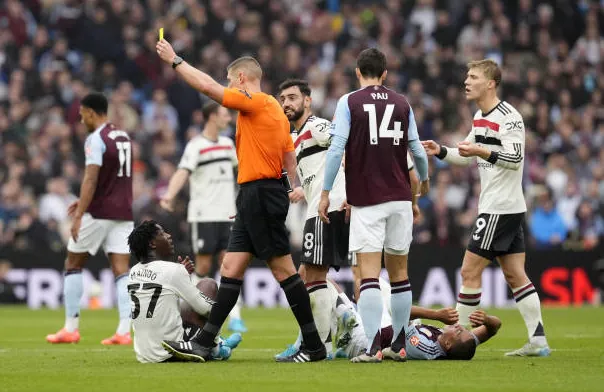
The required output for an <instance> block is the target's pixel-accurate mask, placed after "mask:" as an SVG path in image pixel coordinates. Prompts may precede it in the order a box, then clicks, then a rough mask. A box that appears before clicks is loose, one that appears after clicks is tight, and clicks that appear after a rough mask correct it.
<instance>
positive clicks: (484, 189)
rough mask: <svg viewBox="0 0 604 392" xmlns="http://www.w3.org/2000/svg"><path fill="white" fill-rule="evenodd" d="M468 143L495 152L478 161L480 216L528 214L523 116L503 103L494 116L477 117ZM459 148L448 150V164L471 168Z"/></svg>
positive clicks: (499, 105)
mask: <svg viewBox="0 0 604 392" xmlns="http://www.w3.org/2000/svg"><path fill="white" fill-rule="evenodd" d="M465 140H467V141H470V142H472V143H476V144H478V145H480V146H482V147H485V148H487V149H489V150H491V151H492V154H491V157H490V158H489V159H488V160H486V161H485V160H483V159H480V158H479V159H478V171H479V173H480V186H481V191H480V199H479V203H478V213H479V214H518V213H522V212H526V203H525V200H524V193H523V191H522V172H523V168H524V121H523V120H522V115H521V114H520V113H518V111H517V110H516V109H515V108H514V107H512V105H510V104H509V103H507V102H504V101H501V102H499V104H498V105H497V106H496V107H495V108H494V109H493V110H491V111H490V112H488V113H486V114H483V113H482V112H481V111H480V110H479V111H477V112H476V114H475V115H474V121H473V124H472V131H471V132H470V134H469V135H468V136H467V137H466V139H465ZM472 159H473V158H467V157H462V156H460V155H459V150H458V149H457V148H448V147H447V154H446V155H445V157H444V160H445V161H448V162H451V163H454V164H462V165H463V164H469V163H470V162H471V160H472Z"/></svg>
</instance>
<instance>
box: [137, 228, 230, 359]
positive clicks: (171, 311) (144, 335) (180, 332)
mask: <svg viewBox="0 0 604 392" xmlns="http://www.w3.org/2000/svg"><path fill="white" fill-rule="evenodd" d="M128 245H129V246H130V252H131V253H132V254H133V255H134V257H135V258H136V260H137V261H138V264H136V265H135V266H134V267H132V269H131V270H130V276H129V281H128V293H129V294H130V301H131V305H132V326H133V329H134V352H135V353H136V359H138V360H139V362H143V363H146V362H171V361H178V359H177V358H174V357H173V356H172V355H171V354H170V353H168V352H167V351H166V350H164V348H163V347H162V340H178V341H183V344H187V343H188V341H189V340H190V339H192V338H193V337H194V336H195V335H196V334H197V333H198V332H199V331H201V328H202V327H203V324H204V322H205V320H204V318H205V317H207V316H208V315H209V314H210V310H211V309H212V305H213V304H214V301H213V298H214V297H215V296H216V292H217V285H216V282H215V281H214V280H212V279H209V278H206V279H202V280H201V281H200V282H199V283H198V284H197V286H195V285H194V284H193V282H192V281H191V279H190V276H189V274H190V273H191V272H193V265H192V263H191V262H190V260H189V258H188V257H187V258H185V260H182V259H181V257H178V261H179V263H175V262H172V261H170V260H172V258H173V257H174V245H173V244H172V237H171V236H170V234H168V233H166V232H165V231H164V229H163V228H162V227H161V226H160V225H159V224H157V223H156V222H154V221H145V222H143V223H141V224H140V225H139V226H138V227H136V228H135V229H134V230H133V231H132V233H131V234H130V236H129V237H128ZM179 299H180V300H182V301H181V303H180V306H179ZM218 340H219V341H218V342H217V345H216V347H215V349H214V351H213V352H212V359H218V360H225V359H228V358H229V357H230V356H231V349H233V348H235V347H236V346H237V345H238V344H239V342H240V341H241V335H240V334H233V335H231V336H230V337H229V338H228V339H226V340H223V339H221V338H218Z"/></svg>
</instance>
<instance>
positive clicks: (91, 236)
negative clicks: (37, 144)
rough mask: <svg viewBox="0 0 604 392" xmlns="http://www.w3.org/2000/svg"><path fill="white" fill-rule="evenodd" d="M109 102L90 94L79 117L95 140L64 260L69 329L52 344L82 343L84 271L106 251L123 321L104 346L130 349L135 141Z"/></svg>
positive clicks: (54, 336)
mask: <svg viewBox="0 0 604 392" xmlns="http://www.w3.org/2000/svg"><path fill="white" fill-rule="evenodd" d="M107 106H108V103H107V98H105V96H104V95H103V94H100V93H91V94H89V95H87V96H86V97H84V98H83V99H82V103H81V106H80V116H81V117H82V123H83V124H84V125H86V128H88V132H89V133H90V135H89V136H88V138H87V139H86V145H85V153H86V170H85V172H84V179H83V180H82V186H81V188H80V198H79V199H78V200H77V201H76V202H74V203H73V204H72V205H71V206H69V210H68V212H69V215H71V216H72V217H73V222H72V227H71V238H70V239H69V243H68V244H67V260H66V261H65V280H64V289H63V295H64V301H65V326H64V327H63V328H62V329H61V330H60V331H59V332H57V333H55V334H52V335H48V336H46V340H47V341H48V342H50V343H77V342H78V341H79V340H80V333H79V330H78V329H79V320H80V301H81V299H82V294H83V291H84V288H83V282H82V268H83V266H84V264H85V263H86V261H87V260H88V257H89V256H90V255H94V254H96V252H97V251H98V250H99V248H101V247H103V250H104V251H105V253H106V254H107V255H108V256H109V261H110V262H111V269H112V270H113V273H114V275H115V284H116V286H117V305H118V309H119V315H120V321H119V325H118V327H117V331H116V333H115V334H114V335H113V336H112V337H110V338H108V339H104V340H103V341H102V342H101V343H102V344H105V345H111V344H131V343H132V339H131V337H130V299H129V298H128V292H127V290H126V284H127V281H128V267H129V263H130V251H129V249H128V243H127V240H126V239H127V237H128V234H130V232H131V231H132V228H133V227H134V223H133V222H132V153H131V144H130V137H129V136H128V134H127V133H126V132H124V131H122V130H119V129H117V128H116V127H115V125H113V124H110V123H109V122H108V119H107Z"/></svg>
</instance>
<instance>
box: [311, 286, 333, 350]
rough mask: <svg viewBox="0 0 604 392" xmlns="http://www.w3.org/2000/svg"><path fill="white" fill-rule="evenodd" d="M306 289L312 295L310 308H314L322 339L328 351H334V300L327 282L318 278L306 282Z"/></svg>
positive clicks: (313, 311) (313, 312) (314, 316)
mask: <svg viewBox="0 0 604 392" xmlns="http://www.w3.org/2000/svg"><path fill="white" fill-rule="evenodd" d="M306 290H307V291H308V296H309V297H310V308H311V310H312V315H313V318H314V319H315V325H316V326H317V332H319V337H320V338H321V341H322V342H323V343H325V349H326V350H327V352H332V351H333V346H332V344H331V337H332V336H331V312H332V300H331V295H330V292H329V290H328V289H327V282H326V281H324V280H317V281H314V282H309V283H307V284H306Z"/></svg>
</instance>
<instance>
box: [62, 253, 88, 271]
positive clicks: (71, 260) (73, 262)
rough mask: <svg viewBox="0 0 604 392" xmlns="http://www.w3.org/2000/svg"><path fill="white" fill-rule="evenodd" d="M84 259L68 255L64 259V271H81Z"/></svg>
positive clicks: (79, 256)
mask: <svg viewBox="0 0 604 392" xmlns="http://www.w3.org/2000/svg"><path fill="white" fill-rule="evenodd" d="M85 262H86V259H85V258H84V257H82V256H81V255H78V254H74V253H68V254H67V258H66V259H65V270H66V271H71V270H81V269H82V268H83V267H84V264H85Z"/></svg>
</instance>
